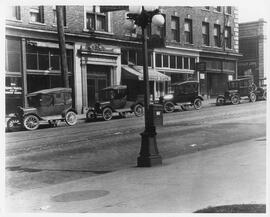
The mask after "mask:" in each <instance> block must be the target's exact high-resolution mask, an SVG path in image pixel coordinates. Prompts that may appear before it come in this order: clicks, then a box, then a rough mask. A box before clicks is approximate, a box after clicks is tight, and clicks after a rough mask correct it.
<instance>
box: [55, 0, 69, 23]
mask: <svg viewBox="0 0 270 217" xmlns="http://www.w3.org/2000/svg"><path fill="white" fill-rule="evenodd" d="M66 11H67V9H66V6H63V17H64V26H67V12H66ZM53 23H54V24H55V25H56V24H57V15H56V6H55V5H54V6H53Z"/></svg>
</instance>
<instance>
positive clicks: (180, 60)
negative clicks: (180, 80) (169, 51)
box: [176, 56, 183, 69]
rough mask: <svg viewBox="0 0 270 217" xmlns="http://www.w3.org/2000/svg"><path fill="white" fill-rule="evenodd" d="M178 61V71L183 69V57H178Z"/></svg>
mask: <svg viewBox="0 0 270 217" xmlns="http://www.w3.org/2000/svg"><path fill="white" fill-rule="evenodd" d="M176 60H177V63H176V68H177V69H182V68H183V63H182V57H181V56H177V57H176Z"/></svg>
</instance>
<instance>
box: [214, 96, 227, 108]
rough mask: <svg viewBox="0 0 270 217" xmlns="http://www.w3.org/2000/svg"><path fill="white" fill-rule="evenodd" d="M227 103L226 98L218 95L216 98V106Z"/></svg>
mask: <svg viewBox="0 0 270 217" xmlns="http://www.w3.org/2000/svg"><path fill="white" fill-rule="evenodd" d="M224 104H225V99H224V98H223V97H218V98H217V100H216V106H221V105H224Z"/></svg>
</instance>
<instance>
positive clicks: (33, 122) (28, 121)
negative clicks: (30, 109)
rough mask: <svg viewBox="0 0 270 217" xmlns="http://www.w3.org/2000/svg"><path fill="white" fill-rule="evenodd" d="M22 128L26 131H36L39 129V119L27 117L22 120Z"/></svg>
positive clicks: (31, 116) (32, 116)
mask: <svg viewBox="0 0 270 217" xmlns="http://www.w3.org/2000/svg"><path fill="white" fill-rule="evenodd" d="M23 126H24V128H25V129H27V130H36V129H37V128H38V127H39V119H38V117H37V116H35V115H27V116H25V117H24V119H23Z"/></svg>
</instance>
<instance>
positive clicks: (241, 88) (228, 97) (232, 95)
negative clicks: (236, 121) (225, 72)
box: [216, 77, 257, 106]
mask: <svg viewBox="0 0 270 217" xmlns="http://www.w3.org/2000/svg"><path fill="white" fill-rule="evenodd" d="M256 90H257V86H256V85H255V84H254V83H253V80H252V78H250V77H246V78H240V79H236V80H231V81H228V83H227V90H226V91H225V93H224V95H219V96H218V97H217V99H216V105H217V106H220V105H224V104H227V103H232V104H233V105H236V104H239V103H240V100H241V99H249V101H250V102H255V101H256V100H257V95H256Z"/></svg>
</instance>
